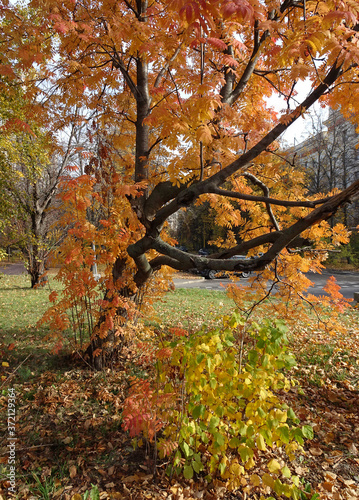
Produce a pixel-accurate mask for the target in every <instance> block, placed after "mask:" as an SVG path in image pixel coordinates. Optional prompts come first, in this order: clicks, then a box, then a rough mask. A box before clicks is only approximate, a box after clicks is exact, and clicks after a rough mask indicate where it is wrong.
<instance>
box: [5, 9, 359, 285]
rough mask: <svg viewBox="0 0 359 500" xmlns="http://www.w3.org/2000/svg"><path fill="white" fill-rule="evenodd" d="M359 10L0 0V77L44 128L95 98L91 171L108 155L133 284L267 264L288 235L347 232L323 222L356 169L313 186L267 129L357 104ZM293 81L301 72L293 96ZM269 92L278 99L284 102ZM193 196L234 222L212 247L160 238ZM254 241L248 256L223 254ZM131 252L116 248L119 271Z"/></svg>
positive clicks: (321, 244) (295, 244) (287, 246)
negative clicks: (328, 188)
mask: <svg viewBox="0 0 359 500" xmlns="http://www.w3.org/2000/svg"><path fill="white" fill-rule="evenodd" d="M358 10H359V9H358V5H357V3H353V2H351V1H340V2H339V1H336V0H333V1H319V2H311V1H309V2H308V1H297V0H295V1H294V0H284V1H257V0H248V1H237V0H221V1H215V2H214V1H206V0H191V1H186V0H181V1H177V0H176V1H172V0H166V1H153V2H151V1H148V0H122V1H119V2H112V1H108V0H106V1H96V2H91V1H87V0H85V1H81V2H77V1H73V0H68V1H64V2H62V3H61V4H59V3H58V2H57V1H55V0H46V1H43V0H33V1H32V2H30V3H29V6H28V8H27V9H26V10H24V9H22V10H21V9H18V8H17V7H12V6H11V5H10V4H7V3H5V4H4V7H3V9H2V16H3V25H4V30H3V34H2V39H3V44H6V47H7V48H8V52H7V55H6V59H5V58H4V59H3V61H2V65H1V74H2V75H3V76H2V81H5V79H6V80H7V81H11V82H12V85H16V84H22V85H23V86H24V89H25V91H26V93H27V94H28V96H32V97H33V101H32V105H31V106H29V113H36V114H37V118H38V119H40V120H42V121H43V124H44V125H46V126H47V127H49V128H52V129H54V130H55V129H56V130H59V129H60V128H61V127H62V128H64V127H66V126H68V124H69V123H71V120H73V117H72V116H71V110H72V109H74V107H76V108H78V107H81V108H82V109H85V110H89V111H90V112H91V114H92V119H91V123H89V124H88V126H89V130H92V136H93V137H94V136H97V137H98V138H99V139H98V140H100V142H101V145H102V146H101V151H100V153H99V156H97V157H96V158H95V157H94V155H93V153H91V152H86V151H84V154H85V155H86V154H87V156H88V157H89V158H90V160H89V168H88V169H87V173H88V175H89V176H91V175H92V176H93V175H95V172H96V171H99V170H101V169H102V167H103V165H104V164H105V163H106V164H108V163H109V162H110V163H111V165H112V166H111V168H114V169H115V171H116V172H117V174H116V176H115V177H113V179H114V182H115V184H116V196H117V198H122V199H123V200H124V201H123V203H122V205H121V206H122V208H121V210H122V211H121V210H120V212H119V211H118V210H117V212H116V214H117V215H116V217H117V219H116V221H117V222H116V224H115V225H116V227H117V228H118V229H116V228H115V229H116V230H117V231H118V234H120V231H122V230H124V229H128V230H129V231H130V233H131V237H130V238H128V239H127V240H126V241H127V246H126V248H125V252H126V255H127V256H128V255H129V256H130V257H131V258H132V259H133V262H134V264H135V266H134V276H133V280H134V284H135V285H136V286H137V287H141V286H142V285H143V284H144V283H145V282H146V281H147V280H148V278H149V277H150V276H151V275H152V273H153V271H154V270H157V269H159V268H160V267H161V266H163V265H166V266H170V267H172V268H174V269H178V270H188V269H193V268H197V269H199V270H201V269H204V268H207V269H216V270H217V269H223V270H229V271H231V270H239V271H241V270H263V269H265V268H266V266H268V264H270V263H271V262H273V261H275V260H276V259H277V258H278V256H279V255H281V256H282V258H283V259H284V261H285V260H286V259H287V260H288V259H289V258H290V256H291V255H292V254H291V252H293V249H298V248H301V247H303V246H305V247H306V248H308V247H310V248H311V249H315V248H319V249H321V250H323V248H325V247H327V246H328V245H329V243H328V241H329V240H328V238H329V239H330V237H331V236H334V238H335V240H336V242H338V241H339V242H340V241H346V236H345V234H344V232H343V231H342V229H340V230H335V229H334V230H332V229H331V228H330V227H329V226H328V225H326V223H325V221H326V220H327V219H329V218H330V217H331V216H332V215H333V213H335V212H336V211H337V210H338V208H339V207H341V206H342V205H343V204H345V203H348V202H350V201H351V200H353V199H354V198H356V197H357V196H358V193H359V181H356V182H354V183H353V184H352V185H350V186H349V187H347V188H346V189H344V190H343V191H341V192H339V193H335V194H329V195H328V196H327V197H326V198H321V199H318V197H317V198H316V197H313V198H312V199H309V198H308V197H306V196H304V191H303V189H302V188H301V185H300V180H301V178H300V174H299V173H297V171H296V170H295V168H294V167H293V165H292V164H291V163H290V162H288V161H287V162H284V161H282V160H281V158H280V155H278V152H277V143H276V141H277V139H278V138H279V137H280V135H281V134H282V133H283V132H284V131H285V130H286V129H287V128H288V127H289V126H290V125H291V124H293V123H294V122H295V121H296V120H300V119H301V117H302V116H305V114H306V113H307V110H309V109H310V107H311V106H312V105H313V103H315V102H317V101H320V102H321V103H323V105H324V104H330V105H331V106H333V107H337V106H340V107H341V110H342V112H343V113H344V114H347V115H348V116H349V115H350V116H355V115H356V114H357V111H358V109H357V108H358V106H359V100H358V98H357V92H358V91H357V89H358V87H357V84H358V82H359V79H358V70H357V67H358V58H359V52H358V40H359V38H358V26H359V24H358V15H359V13H358ZM30 70H31V71H30ZM300 80H307V81H308V82H310V85H309V86H310V90H309V92H308V95H307V97H305V98H304V99H303V100H302V101H301V102H299V101H298V97H297V94H296V86H297V82H298V81H300ZM272 94H278V95H281V96H282V97H283V98H284V101H285V102H286V109H284V110H283V112H282V113H278V112H275V110H274V109H273V108H272V107H271V105H270V103H269V100H268V99H269V98H270V96H271V95H272ZM34 96H35V97H34ZM77 119H78V117H77ZM104 160H106V162H105V161H104ZM203 201H206V202H208V203H209V205H210V206H211V207H212V208H215V210H216V212H217V222H219V223H220V224H221V225H223V226H226V227H227V229H229V230H231V229H232V228H235V229H236V231H235V237H234V236H233V237H229V238H228V239H227V241H225V242H222V243H223V246H222V248H223V249H222V250H221V251H219V252H217V253H216V254H213V255H211V256H210V258H208V257H204V256H199V255H196V254H188V253H186V252H182V251H181V250H180V249H178V248H176V247H175V246H174V245H173V244H171V242H169V241H166V238H165V237H164V231H165V226H166V221H168V219H169V218H170V217H171V216H173V215H174V214H176V213H177V212H178V211H179V210H182V209H185V208H186V207H188V206H190V205H192V204H195V203H201V202H203ZM130 212H131V215H129V213H130ZM112 215H113V213H112ZM314 226H315V228H314ZM233 234H234V233H233ZM248 252H249V255H252V256H254V257H255V258H253V259H250V260H249V259H248V260H243V259H242V260H235V259H230V257H232V256H234V255H238V254H247V253H248ZM313 255H315V254H310V256H309V261H310V260H311V259H314V257H313ZM293 262H294V264H293V263H292V267H293V265H294V266H298V259H297V257H295V258H294V260H293ZM126 266H127V267H128V260H127V258H124V256H123V253H121V252H120V254H119V255H118V257H117V260H115V262H114V268H113V277H114V279H115V281H116V279H117V278H118V277H119V276H120V275H121V273H122V274H123V271H124V268H125V267H126ZM308 266H310V264H308V259H307V261H306V263H305V266H304V268H306V269H307V268H308ZM134 289H135V288H133V290H134ZM128 290H129V289H128V287H126V294H127V293H128ZM119 291H120V293H122V292H121V289H120V290H119ZM122 291H123V290H122Z"/></svg>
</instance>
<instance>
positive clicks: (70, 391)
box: [0, 276, 359, 500]
mask: <svg viewBox="0 0 359 500" xmlns="http://www.w3.org/2000/svg"><path fill="white" fill-rule="evenodd" d="M49 288H50V289H51V290H52V289H55V288H59V285H58V284H57V283H56V282H55V281H54V280H53V278H50V282H49V285H48V286H47V287H46V288H41V289H37V290H31V289H30V288H29V281H28V278H27V277H25V276H2V277H1V278H0V339H1V340H2V347H1V346H0V351H1V350H2V352H0V364H1V361H2V360H4V366H3V367H2V376H3V377H4V381H3V387H2V391H3V392H2V395H1V393H0V407H2V409H3V410H4V411H1V417H0V433H1V434H3V435H4V436H7V432H8V430H7V421H6V412H7V408H8V406H7V405H8V388H13V389H14V390H15V392H16V414H17V423H16V437H17V438H18V441H17V443H16V458H17V463H16V464H17V465H16V474H17V476H16V491H17V497H15V498H19V499H24V498H26V499H27V498H28V499H34V500H35V499H53V498H58V499H65V500H82V499H83V498H84V499H86V496H87V497H88V498H91V496H89V492H90V491H92V497H93V499H97V498H113V499H116V498H129V499H130V498H131V499H135V500H142V499H145V498H153V499H155V498H156V499H165V498H167V499H170V498H172V499H173V500H174V499H177V500H180V499H184V498H189V499H195V498H203V499H204V500H207V499H213V500H214V499H217V498H222V497H226V498H233V499H234V498H237V499H243V500H244V499H245V498H247V499H248V500H249V499H253V500H255V499H258V498H259V496H257V495H256V494H255V493H253V494H251V495H250V496H248V495H247V496H246V494H245V491H244V489H243V491H239V492H237V493H236V496H235V495H233V496H231V495H230V494H228V495H227V496H226V494H225V493H224V491H223V488H222V489H221V485H218V484H211V485H207V486H205V485H204V483H203V482H199V483H198V484H193V483H191V482H188V481H187V482H186V481H184V480H172V482H170V481H169V480H168V479H167V478H166V477H165V475H164V474H163V471H164V468H162V466H161V464H159V468H158V476H157V478H156V481H155V480H154V477H153V470H154V464H153V460H152V458H151V455H148V454H147V453H146V450H139V451H134V450H133V447H132V446H131V441H130V439H129V438H128V436H127V434H126V433H124V432H123V431H122V429H121V425H120V424H121V407H122V402H123V399H124V397H125V394H126V390H127V387H128V377H129V375H130V374H133V373H134V368H135V367H134V365H133V364H132V361H131V359H122V360H121V361H120V362H119V363H118V364H117V365H116V366H115V367H114V369H112V370H108V371H106V372H102V373H92V372H90V371H89V370H88V369H86V368H84V367H83V366H81V365H80V364H76V363H74V362H73V361H72V359H71V357H70V356H69V355H68V353H67V352H64V353H60V355H54V354H51V349H52V344H53V340H52V339H51V338H49V331H48V329H46V328H44V327H41V328H38V327H37V326H36V323H37V321H38V319H39V318H40V317H41V315H42V313H43V312H44V311H45V310H46V308H47V306H48V302H47V296H48V293H49ZM233 309H234V304H233V302H232V301H231V300H230V299H228V298H227V297H226V295H225V294H224V293H223V292H211V291H198V290H176V291H171V292H168V293H167V294H166V295H165V296H164V297H163V298H162V299H161V301H160V302H158V303H157V304H156V314H155V315H154V316H153V317H152V318H151V320H150V321H149V323H150V324H151V325H152V326H154V327H155V328H160V329H162V330H163V331H165V330H166V329H169V328H171V327H183V328H189V329H191V330H196V329H197V328H198V327H200V326H202V325H203V324H208V325H210V326H213V325H215V324H216V323H217V322H218V319H217V316H218V314H227V313H230V312H231V311H232V310H233ZM358 316H359V312H358V310H357V309H351V310H349V311H348V312H347V313H346V314H345V315H344V316H343V318H342V321H343V322H345V324H346V325H347V328H346V330H345V332H344V333H343V334H341V337H340V339H338V338H335V337H334V336H333V334H330V333H328V334H327V333H325V332H322V331H316V330H315V329H313V328H310V329H309V328H306V326H305V325H298V328H297V329H296V331H293V334H292V337H291V340H290V342H291V345H290V348H291V350H292V351H294V352H295V354H296V356H297V359H298V367H297V368H296V369H295V371H294V373H293V375H294V376H295V377H296V378H297V380H298V381H299V385H297V386H296V387H294V388H293V389H292V390H291V391H290V392H289V393H288V394H286V395H283V397H284V398H285V399H286V400H287V402H288V404H289V405H290V406H292V407H293V408H294V410H295V412H296V413H297V415H298V416H299V417H300V418H301V420H302V422H306V423H311V424H312V425H313V426H314V430H315V437H314V440H313V441H311V442H309V443H308V444H307V445H306V453H305V454H304V455H301V456H300V457H299V458H298V460H297V461H296V462H295V463H294V464H293V465H292V467H293V471H294V472H295V473H297V474H298V475H299V476H301V477H302V478H303V479H302V481H303V484H304V485H307V486H306V488H307V490H308V491H309V490H311V492H312V493H313V492H314V491H318V492H319V493H320V495H321V498H323V499H326V498H328V499H338V500H341V499H343V500H344V499H345V500H350V499H355V498H359V446H358V442H359V398H358V395H359V392H358V389H359V354H358V348H359V318H358ZM7 363H9V366H7ZM8 458H9V452H8V448H6V442H4V443H3V444H2V445H1V447H0V474H1V476H0V495H1V493H2V494H3V495H4V498H8V497H7V493H6V491H5V490H6V486H7V483H6V479H8V477H7V474H8V472H9V469H8V463H7V461H8ZM243 488H245V484H243ZM312 493H310V494H309V493H308V498H311V496H312ZM0 498H1V496H0Z"/></svg>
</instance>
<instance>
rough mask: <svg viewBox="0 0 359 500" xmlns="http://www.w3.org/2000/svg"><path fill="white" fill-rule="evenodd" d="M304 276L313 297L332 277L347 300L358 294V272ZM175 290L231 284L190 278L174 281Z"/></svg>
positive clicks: (325, 271)
mask: <svg viewBox="0 0 359 500" xmlns="http://www.w3.org/2000/svg"><path fill="white" fill-rule="evenodd" d="M306 276H307V277H308V278H309V279H310V281H312V282H313V286H312V287H310V288H309V289H308V292H309V293H311V294H313V295H325V293H324V292H323V287H324V286H325V284H326V282H327V280H328V278H329V277H330V276H334V277H335V279H336V281H337V283H338V285H339V286H340V287H341V290H340V292H341V293H342V294H343V296H344V297H345V298H347V299H352V298H353V296H354V292H359V272H351V271H336V270H331V269H325V270H324V271H323V273H322V274H317V273H307V274H306ZM173 282H174V284H175V286H176V288H203V289H207V290H222V291H224V289H225V287H226V286H227V285H228V284H229V283H230V282H231V281H230V280H229V279H223V278H219V279H214V280H205V279H202V280H198V278H197V279H191V276H190V275H189V276H188V277H185V278H182V279H174V280H173ZM247 282H248V279H243V278H241V279H240V280H239V281H238V282H237V284H238V286H241V284H246V283H247Z"/></svg>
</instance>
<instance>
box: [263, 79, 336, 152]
mask: <svg viewBox="0 0 359 500" xmlns="http://www.w3.org/2000/svg"><path fill="white" fill-rule="evenodd" d="M310 88H311V85H310V83H309V82H307V81H304V82H302V81H300V82H298V84H297V86H296V90H297V92H298V95H297V96H296V99H297V101H298V102H302V101H303V100H304V99H305V98H306V97H307V95H308V93H309V91H310ZM268 103H269V104H270V105H272V106H273V107H274V108H275V110H276V111H278V112H279V111H281V110H283V109H286V108H287V102H286V101H285V100H284V99H283V98H282V97H279V96H272V97H271V98H270V99H269V100H268ZM293 108H294V102H293V101H292V103H291V109H293ZM311 110H315V111H317V112H318V113H319V114H321V115H323V118H325V117H326V116H327V114H328V112H327V111H326V110H323V109H322V108H321V107H320V106H319V105H313V106H312V107H311ZM310 133H311V118H310V115H309V113H308V114H306V115H304V117H300V118H298V119H297V120H296V121H295V122H294V123H293V124H292V125H290V127H288V129H287V130H286V132H284V134H283V135H282V136H281V139H284V141H285V142H286V143H287V144H288V146H289V147H290V146H294V145H296V144H299V143H300V142H302V141H304V140H305V139H306V138H307V137H308V136H309V135H310Z"/></svg>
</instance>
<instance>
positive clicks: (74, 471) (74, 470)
mask: <svg viewBox="0 0 359 500" xmlns="http://www.w3.org/2000/svg"><path fill="white" fill-rule="evenodd" d="M69 471H70V477H71V479H73V478H74V477H75V476H76V475H77V468H76V465H71V467H70V468H69Z"/></svg>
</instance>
